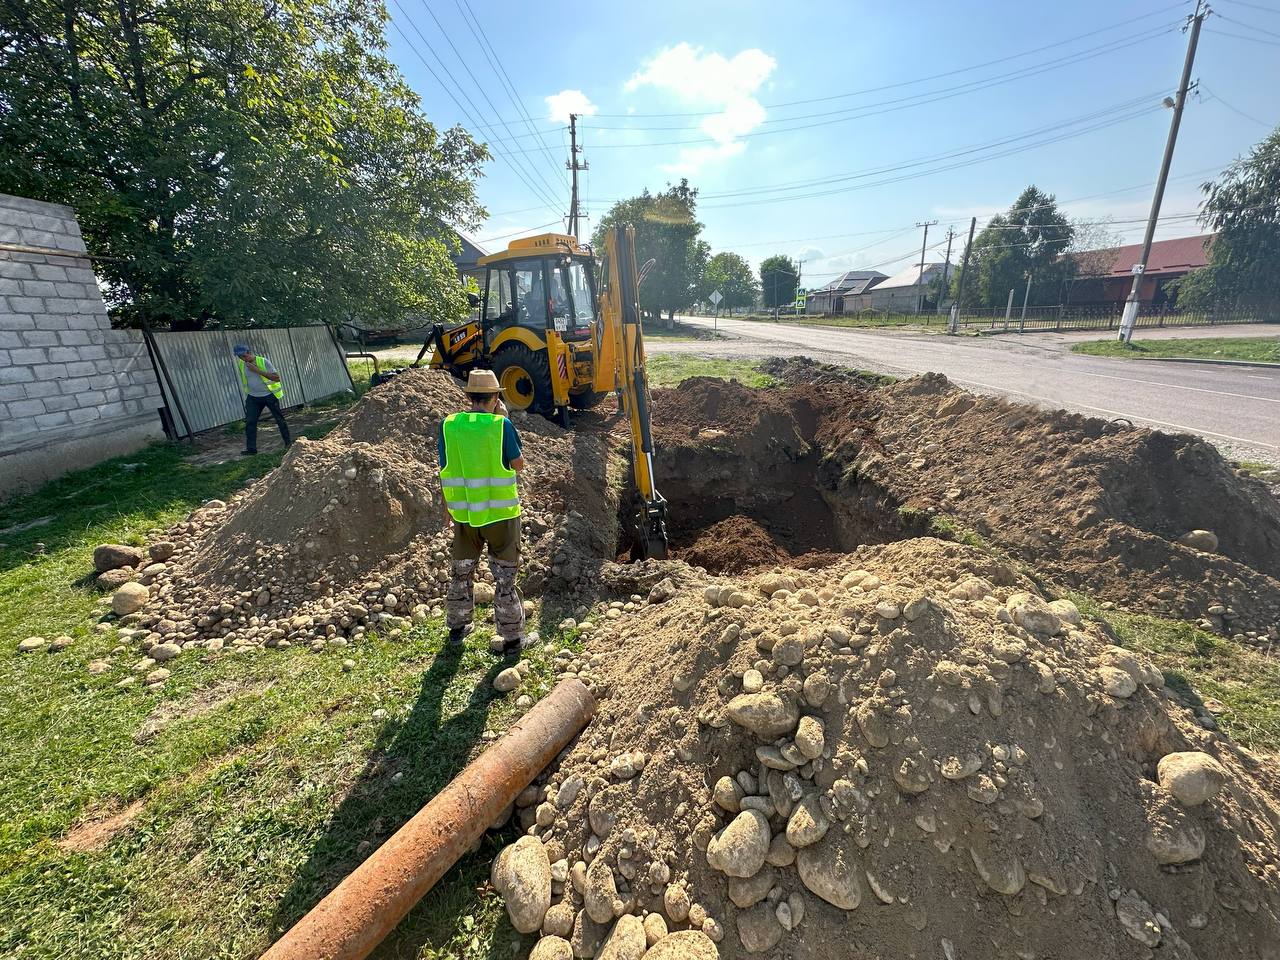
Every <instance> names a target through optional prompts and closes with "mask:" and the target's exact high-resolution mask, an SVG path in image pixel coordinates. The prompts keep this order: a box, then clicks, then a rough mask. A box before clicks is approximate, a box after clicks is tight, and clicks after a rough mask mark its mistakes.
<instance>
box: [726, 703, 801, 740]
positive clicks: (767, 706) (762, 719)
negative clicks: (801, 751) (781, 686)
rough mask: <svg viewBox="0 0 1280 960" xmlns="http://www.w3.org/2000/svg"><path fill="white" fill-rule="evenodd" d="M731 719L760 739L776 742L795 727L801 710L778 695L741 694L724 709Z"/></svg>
mask: <svg viewBox="0 0 1280 960" xmlns="http://www.w3.org/2000/svg"><path fill="white" fill-rule="evenodd" d="M725 712H726V713H728V715H729V719H730V720H732V721H733V722H734V723H736V724H737V725H738V726H740V727H745V728H746V729H748V730H750V731H751V732H752V733H754V734H755V735H756V736H758V737H759V738H760V739H761V740H776V739H777V738H778V737H781V736H785V735H786V734H789V733H790V732H791V731H792V730H794V729H795V728H796V721H798V720H799V719H800V710H799V708H797V706H796V705H795V703H793V702H792V701H791V700H789V699H784V698H783V697H780V696H778V694H776V693H769V692H764V693H741V694H738V696H736V697H734V698H733V699H732V700H730V701H729V705H728V706H727V707H726V708H725Z"/></svg>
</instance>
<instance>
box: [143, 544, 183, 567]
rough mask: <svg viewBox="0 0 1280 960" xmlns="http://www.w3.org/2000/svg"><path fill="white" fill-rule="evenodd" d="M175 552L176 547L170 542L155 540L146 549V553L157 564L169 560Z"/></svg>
mask: <svg viewBox="0 0 1280 960" xmlns="http://www.w3.org/2000/svg"><path fill="white" fill-rule="evenodd" d="M177 551H178V546H177V544H175V543H174V542H173V541H172V540H157V541H156V542H155V543H153V544H151V546H150V547H148V548H147V553H148V554H149V555H150V557H151V559H152V560H154V561H156V562H157V563H164V562H165V561H166V560H169V559H171V558H172V557H173V555H174V554H175V553H177Z"/></svg>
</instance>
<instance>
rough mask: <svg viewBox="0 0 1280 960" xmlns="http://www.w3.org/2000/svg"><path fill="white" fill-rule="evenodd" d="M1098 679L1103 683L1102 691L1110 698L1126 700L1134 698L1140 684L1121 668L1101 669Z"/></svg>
mask: <svg viewBox="0 0 1280 960" xmlns="http://www.w3.org/2000/svg"><path fill="white" fill-rule="evenodd" d="M1098 679H1099V680H1101V681H1102V689H1103V691H1104V692H1105V693H1106V694H1107V696H1109V697H1116V698H1117V699H1120V700H1124V699H1126V698H1128V697H1131V696H1133V693H1134V691H1135V690H1137V689H1138V684H1137V683H1136V682H1134V679H1133V677H1131V676H1130V675H1129V674H1128V672H1127V671H1124V670H1121V669H1120V668H1119V667H1110V666H1107V667H1099V668H1098Z"/></svg>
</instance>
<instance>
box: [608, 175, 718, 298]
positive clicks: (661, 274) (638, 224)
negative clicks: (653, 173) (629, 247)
mask: <svg viewBox="0 0 1280 960" xmlns="http://www.w3.org/2000/svg"><path fill="white" fill-rule="evenodd" d="M697 203H698V191H697V189H696V188H694V187H690V186H689V181H688V180H681V181H680V182H679V183H678V184H676V185H674V186H671V185H668V187H667V189H666V190H664V191H663V192H662V193H659V194H656V195H655V194H651V193H649V191H648V190H645V191H644V192H643V193H641V194H640V195H639V196H637V197H631V198H630V199H628V200H619V201H618V202H617V203H615V204H614V205H613V206H612V207H610V208H609V212H608V213H606V214H605V215H604V216H603V217H601V218H600V221H599V222H598V223H597V224H596V229H595V231H594V233H593V234H592V237H591V242H592V245H593V246H594V247H595V249H596V250H601V249H603V247H604V235H605V232H606V231H607V230H609V229H611V228H612V227H614V226H617V225H618V224H624V223H630V224H631V225H632V226H634V227H635V231H636V260H637V261H638V263H640V264H644V263H645V261H647V260H654V261H655V263H654V266H653V269H652V270H650V271H649V275H648V276H647V277H645V281H644V284H643V286H641V287H640V308H641V309H642V310H643V311H644V312H645V313H646V314H649V315H650V316H656V315H659V314H661V313H662V312H663V311H666V313H667V315H668V317H672V316H674V315H675V311H677V310H683V309H685V308H686V307H688V306H689V305H690V304H692V303H693V302H694V299H695V298H696V296H697V293H698V287H699V283H700V281H701V279H702V271H703V269H704V268H705V266H706V262H707V257H708V255H709V254H710V248H709V247H707V245H706V244H705V243H703V242H702V241H700V240H699V239H698V234H699V233H701V232H702V224H701V223H699V222H698V220H697V218H696V217H695V216H694V211H695V209H696V208H697Z"/></svg>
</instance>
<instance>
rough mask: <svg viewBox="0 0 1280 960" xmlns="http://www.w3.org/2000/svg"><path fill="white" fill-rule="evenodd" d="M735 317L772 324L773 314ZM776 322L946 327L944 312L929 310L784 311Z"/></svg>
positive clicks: (815, 324)
mask: <svg viewBox="0 0 1280 960" xmlns="http://www.w3.org/2000/svg"><path fill="white" fill-rule="evenodd" d="M734 319H735V320H757V321H760V322H762V323H772V322H773V314H771V313H770V314H763V313H752V314H747V315H745V316H741V317H734ZM778 322H779V323H790V324H797V325H799V326H802V327H853V328H864V329H889V328H911V329H918V330H934V331H937V332H940V333H945V332H946V329H947V317H946V315H945V314H943V315H942V316H937V315H935V314H932V313H930V314H915V313H896V314H875V313H866V314H859V313H850V314H829V315H827V316H810V315H807V314H802V315H800V316H787V315H785V314H784V315H782V316H780V317H778Z"/></svg>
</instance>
